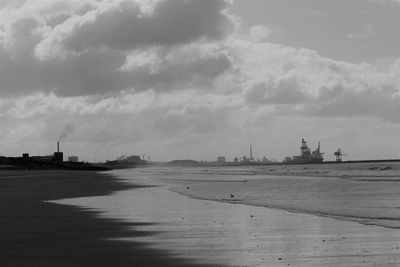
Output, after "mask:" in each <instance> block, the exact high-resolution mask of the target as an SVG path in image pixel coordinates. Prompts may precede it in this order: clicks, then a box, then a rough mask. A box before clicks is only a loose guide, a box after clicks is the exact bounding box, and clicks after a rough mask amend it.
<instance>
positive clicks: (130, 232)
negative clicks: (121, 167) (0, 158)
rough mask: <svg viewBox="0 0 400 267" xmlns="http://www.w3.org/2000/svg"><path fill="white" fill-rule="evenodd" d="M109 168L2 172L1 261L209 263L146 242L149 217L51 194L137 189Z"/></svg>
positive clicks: (40, 263)
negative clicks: (69, 202) (130, 216)
mask: <svg viewBox="0 0 400 267" xmlns="http://www.w3.org/2000/svg"><path fill="white" fill-rule="evenodd" d="M133 188H134V187H133V186H132V185H127V184H125V183H123V182H122V181H120V180H118V179H116V178H115V177H113V176H111V175H108V174H99V173H95V172H89V171H87V172H84V171H2V172H0V216H1V218H0V240H1V241H0V266H205V265H200V264H192V263H191V262H190V261H188V260H186V259H182V258H180V259H178V258H176V257H172V256H171V255H170V254H169V253H167V252H166V251H163V250H160V249H155V248H150V247H149V246H148V245H146V244H144V243H143V242H134V241H131V242H125V241H121V240H119V239H121V238H128V237H129V238H139V237H142V238H143V237H145V236H150V235H151V233H150V232H143V231H138V230H135V229H136V228H137V227H140V226H145V225H148V223H146V222H141V223H137V222H134V221H130V222H126V221H124V222H122V221H118V220H115V219H112V218H108V219H106V218H100V217H98V214H99V213H98V212H96V211H94V210H90V209H86V208H79V207H73V206H66V205H59V204H55V203H53V202H51V200H55V199H61V198H74V197H88V196H97V195H107V194H110V193H112V192H114V191H118V190H127V189H133Z"/></svg>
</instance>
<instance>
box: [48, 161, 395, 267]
mask: <svg viewBox="0 0 400 267" xmlns="http://www.w3.org/2000/svg"><path fill="white" fill-rule="evenodd" d="M388 166H389V165H387V164H386V165H385V164H377V165H373V166H372V165H371V164H356V165H354V164H353V165H330V166H328V165H313V166H311V165H309V166H283V165H282V166H262V167H254V166H244V167H198V168H178V167H175V168H165V167H158V168H143V169H132V170H119V171H113V172H111V173H112V174H113V175H115V176H117V177H119V179H122V180H123V181H124V182H125V183H128V184H130V185H132V186H137V185H140V186H144V187H138V188H134V189H132V190H125V191H120V192H115V193H113V194H112V195H108V196H97V197H84V198H74V199H63V200H58V201H56V202H55V203H60V204H66V205H72V206H80V207H85V208H90V209H94V210H96V211H98V212H99V215H100V217H101V218H104V219H116V218H118V219H119V220H122V221H123V222H128V223H129V222H136V223H138V224H143V225H138V226H134V227H133V228H134V229H136V230H138V231H143V232H145V233H151V234H150V235H146V236H144V237H143V236H142V237H124V238H116V239H114V240H119V241H121V240H123V241H126V242H139V243H142V244H145V245H146V246H149V247H151V248H154V249H157V250H161V251H167V252H168V253H170V254H171V255H174V257H176V258H179V259H190V260H191V261H192V262H195V263H197V264H207V265H211V266H220V265H224V266H397V265H399V264H400V256H399V255H400V250H399V246H400V232H399V214H398V210H399V206H400V205H399V198H398V196H399V187H398V182H399V178H398V167H399V166H398V163H394V164H390V168H388ZM146 222H152V224H145V223H146Z"/></svg>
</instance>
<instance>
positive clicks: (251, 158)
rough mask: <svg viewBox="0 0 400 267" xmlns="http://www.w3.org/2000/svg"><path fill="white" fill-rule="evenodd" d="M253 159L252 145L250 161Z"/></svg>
mask: <svg viewBox="0 0 400 267" xmlns="http://www.w3.org/2000/svg"><path fill="white" fill-rule="evenodd" d="M252 159H253V147H252V146H251V145H250V160H252Z"/></svg>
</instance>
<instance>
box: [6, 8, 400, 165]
mask: <svg viewBox="0 0 400 267" xmlns="http://www.w3.org/2000/svg"><path fill="white" fill-rule="evenodd" d="M339 17H341V18H342V19H338V18H339ZM299 21H301V22H302V23H298V22H299ZM399 50H400V1H389V0H388V1H381V0H376V1H374V0H369V1H359V0H357V1H335V2H334V3H332V2H329V1H313V0H310V1H277V0H271V1H254V0H253V1H245V0H241V1H237V0H236V1H223V0H202V1H196V0H191V1H190V0H173V1H171V0H169V1H167V0H159V1H134V0H116V1H94V0H93V1H79V2H78V1H41V2H39V1H20V0H18V1H13V0H10V1H3V2H2V3H1V4H0V123H1V125H2V127H1V128H0V136H1V140H0V155H5V154H7V155H11V156H16V155H21V154H22V153H24V152H29V153H31V154H48V153H51V152H53V151H54V149H55V143H56V142H57V140H58V139H61V140H60V141H61V146H62V147H61V148H62V150H63V151H64V153H65V154H66V155H79V157H80V158H83V159H86V158H88V159H89V160H90V159H92V158H94V157H97V158H102V159H104V160H105V159H109V160H110V159H114V158H116V157H118V156H120V155H132V154H139V155H141V154H146V155H151V158H152V160H155V161H162V160H164V159H166V160H173V159H186V158H190V159H194V160H209V161H210V160H215V159H216V157H217V156H226V157H227V159H233V158H234V157H237V156H243V155H245V154H248V148H249V145H250V144H252V145H253V154H254V156H255V157H259V158H262V157H263V156H266V157H267V158H270V159H277V160H282V159H283V158H284V157H285V156H292V155H297V154H298V153H299V146H300V145H299V144H300V140H301V138H305V139H306V140H307V141H308V144H309V146H310V147H311V148H312V149H314V148H315V147H316V146H317V144H318V141H320V142H321V151H322V152H325V159H326V160H333V159H334V155H333V153H334V151H336V150H337V149H338V148H339V147H340V148H341V149H342V150H343V151H345V153H347V154H349V157H348V158H350V159H352V160H357V159H359V160H362V159H388V158H400V116H399V114H400V77H399V75H400V74H399V73H400V51H399ZM146 157H147V156H146Z"/></svg>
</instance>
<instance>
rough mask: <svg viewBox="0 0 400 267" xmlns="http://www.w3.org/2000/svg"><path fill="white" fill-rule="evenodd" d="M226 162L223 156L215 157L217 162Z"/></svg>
mask: <svg viewBox="0 0 400 267" xmlns="http://www.w3.org/2000/svg"><path fill="white" fill-rule="evenodd" d="M225 162H226V158H225V157H222V156H220V157H217V163H225Z"/></svg>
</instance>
